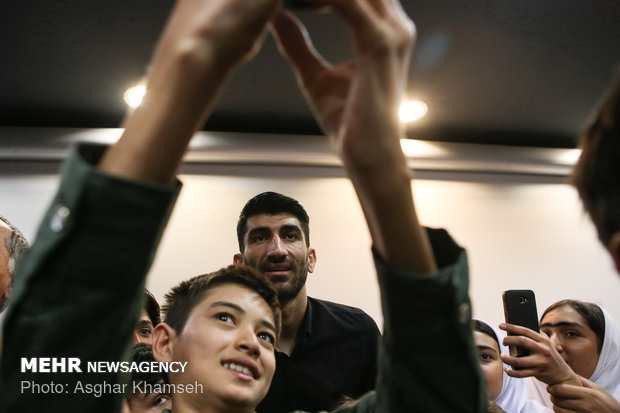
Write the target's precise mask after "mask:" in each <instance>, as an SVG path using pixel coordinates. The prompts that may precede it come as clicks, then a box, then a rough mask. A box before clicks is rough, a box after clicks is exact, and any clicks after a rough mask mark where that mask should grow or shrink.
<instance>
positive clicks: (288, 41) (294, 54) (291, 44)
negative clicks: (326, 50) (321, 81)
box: [272, 11, 330, 84]
mask: <svg viewBox="0 0 620 413" xmlns="http://www.w3.org/2000/svg"><path fill="white" fill-rule="evenodd" d="M272 28H273V30H272V32H273V33H274V35H275V38H276V41H277V43H278V48H279V49H280V52H281V53H282V54H283V55H284V57H286V59H287V60H288V61H289V62H290V63H291V65H292V66H293V68H294V69H295V71H296V73H297V75H298V76H299V78H300V79H301V80H302V82H303V83H304V84H307V83H309V82H311V80H312V78H313V77H314V76H317V75H318V74H319V73H322V72H324V71H325V70H326V69H328V68H329V67H330V65H329V63H328V62H327V61H326V60H325V59H323V57H322V56H321V55H320V54H319V53H318V52H317V51H316V49H315V48H314V46H313V45H312V41H311V40H310V37H309V36H308V32H307V31H306V29H305V27H304V26H303V24H302V23H301V22H300V21H299V20H298V19H297V18H296V17H295V16H293V15H292V14H291V13H289V12H287V11H281V12H279V13H278V14H277V15H276V17H275V19H274V21H273V23H272Z"/></svg>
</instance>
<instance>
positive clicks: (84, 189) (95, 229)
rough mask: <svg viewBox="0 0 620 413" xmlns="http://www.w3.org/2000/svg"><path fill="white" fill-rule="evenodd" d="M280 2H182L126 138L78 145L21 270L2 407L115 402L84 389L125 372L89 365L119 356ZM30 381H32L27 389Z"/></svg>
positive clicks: (102, 408)
mask: <svg viewBox="0 0 620 413" xmlns="http://www.w3.org/2000/svg"><path fill="white" fill-rule="evenodd" d="M277 6H278V0H252V1H251V2H250V1H247V0H179V1H178V2H177V4H176V6H175V8H174V10H173V13H172V16H171V18H170V20H169V22H168V25H167V27H166V29H165V32H164V34H163V36H162V38H161V40H160V43H159V45H158V47H157V50H156V52H155V56H154V60H153V63H152V65H151V71H150V73H149V76H148V93H147V97H146V100H145V102H144V104H143V105H142V106H141V107H140V108H139V109H137V110H136V111H135V112H134V113H132V114H131V116H130V117H129V118H128V119H127V122H126V128H125V131H124V133H123V136H122V138H121V139H120V140H119V142H118V143H117V144H116V145H114V146H113V147H111V148H110V149H108V150H107V151H105V154H103V152H104V150H105V148H104V147H100V146H92V145H81V146H79V147H78V148H74V150H73V152H72V155H71V156H70V157H69V159H68V160H67V162H66V163H65V164H64V166H63V179H62V182H61V185H60V188H59V190H58V192H57V195H56V197H55V198H54V200H53V202H52V206H51V207H50V208H49V210H48V212H47V214H46V216H45V217H44V219H43V221H42V224H41V226H40V228H39V231H38V234H37V237H36V242H35V243H34V245H33V247H32V248H31V249H30V251H29V252H28V254H27V256H25V257H24V260H23V261H22V262H21V265H20V268H19V271H20V276H19V277H17V280H18V283H17V284H16V286H15V294H14V301H13V304H12V306H11V308H10V309H9V313H8V315H7V319H6V323H5V325H4V334H3V340H4V351H3V358H2V363H1V364H0V380H1V383H0V411H16V412H17V411H23V412H29V411H39V410H41V408H42V407H41V406H44V409H45V411H71V410H75V411H80V412H82V411H83V412H115V411H118V410H119V408H120V398H119V395H117V394H113V393H112V392H110V391H107V392H104V393H103V394H101V397H95V396H94V395H93V394H89V393H88V392H83V391H80V388H82V389H83V388H84V387H85V386H87V385H93V384H94V385H100V386H101V385H102V384H103V383H108V384H115V383H121V382H122V381H123V380H122V378H121V375H120V374H118V373H112V372H110V373H105V374H103V373H88V371H87V362H88V361H116V362H118V361H120V360H122V359H123V356H124V354H125V349H126V348H127V346H128V345H129V342H130V337H131V333H132V330H133V328H134V326H135V320H136V319H137V315H138V314H139V311H140V309H141V307H142V306H141V297H142V296H143V286H144V279H145V276H146V273H147V271H148V269H149V266H150V264H151V262H152V258H153V255H154V252H155V250H156V248H157V244H158V243H159V239H160V237H161V234H162V232H163V229H164V227H165V225H166V222H167V219H168V216H169V214H170V211H171V209H172V206H173V205H174V201H175V198H176V195H177V193H178V190H179V185H178V184H176V185H170V184H171V183H172V181H173V176H174V173H175V171H176V169H177V167H178V164H179V162H180V160H181V157H182V155H183V153H184V150H185V147H186V146H187V144H188V142H189V140H190V138H191V136H192V134H193V133H194V131H195V130H196V128H198V127H199V126H200V124H201V122H202V121H204V120H205V118H206V116H208V114H209V112H210V110H211V108H212V106H213V103H214V102H215V100H216V98H217V95H218V93H219V91H220V90H221V88H222V86H223V84H224V83H225V81H226V79H227V78H228V77H229V76H230V74H231V73H232V71H233V70H234V69H235V67H237V65H239V64H240V63H241V62H242V61H243V60H245V59H247V58H249V57H251V55H252V53H253V52H254V51H255V46H256V45H257V44H259V43H258V42H259V40H260V37H261V34H262V33H263V31H264V28H265V26H266V24H267V22H268V19H269V18H270V16H271V14H272V13H273V11H274V10H275V9H276V7H277ZM102 154H103V155H102ZM97 164H99V168H97V167H96V165H97ZM22 357H25V358H29V359H30V358H34V357H57V358H63V357H64V358H69V357H72V358H78V359H79V360H80V361H81V363H80V366H79V367H80V368H81V371H82V373H76V372H74V373H60V374H54V373H53V372H50V373H40V372H39V373H34V372H25V373H21V372H20V370H21V358H22ZM24 382H26V383H29V384H31V385H30V387H28V388H26V389H25V390H24V388H23V383H24ZM51 382H54V383H56V384H61V385H62V388H61V390H60V393H61V394H52V393H49V392H48V393H45V392H41V391H39V392H37V391H36V390H34V389H33V387H34V386H33V384H37V385H45V384H47V385H49V384H50V383H51ZM78 386H81V387H78Z"/></svg>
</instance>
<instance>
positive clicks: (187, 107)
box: [100, 0, 279, 183]
mask: <svg viewBox="0 0 620 413" xmlns="http://www.w3.org/2000/svg"><path fill="white" fill-rule="evenodd" d="M278 4H279V1H278V0H252V1H239V0H216V1H213V0H211V1H209V0H178V1H177V3H176V5H175V8H174V10H173V12H172V15H171V17H170V19H169V20H168V23H167V25H166V28H165V30H164V33H163V35H162V37H161V39H160V41H159V44H158V46H157V48H156V50H155V54H154V57H153V60H152V62H151V69H150V71H149V73H148V77H147V93H146V95H145V97H144V99H143V102H142V104H141V105H140V107H138V108H137V109H136V110H135V112H134V113H132V115H131V116H130V117H129V118H128V119H127V121H126V123H125V132H124V133H123V136H122V137H121V139H120V141H119V142H118V143H117V144H116V145H114V146H113V147H112V148H110V150H109V151H107V153H106V154H105V156H104V157H103V159H102V161H101V163H100V168H101V169H102V170H104V171H106V172H109V173H112V174H114V175H119V176H124V177H127V178H133V179H141V180H148V181H154V182H163V183H169V182H171V181H172V179H173V177H174V175H175V172H176V170H177V168H178V165H179V162H180V160H181V157H182V156H183V154H184V153H185V149H186V147H187V144H188V143H189V140H190V139H191V137H192V136H193V134H194V132H195V131H196V130H197V129H198V128H200V127H201V126H202V124H203V123H204V122H205V120H206V118H207V117H208V115H209V114H210V112H211V110H212V108H213V105H214V103H215V101H216V100H217V98H218V96H219V94H220V91H221V90H222V87H223V86H224V84H225V83H226V80H227V79H228V78H229V77H230V75H231V74H232V73H233V71H234V69H235V68H236V67H237V66H238V65H239V64H240V63H242V62H243V61H245V60H247V59H249V58H250V57H252V56H253V54H254V53H256V52H257V51H258V47H259V46H260V44H261V42H260V39H262V37H263V36H262V35H263V32H264V31H265V27H266V24H267V22H268V20H269V19H270V18H271V16H272V15H273V13H274V11H275V9H276V7H277V6H278Z"/></svg>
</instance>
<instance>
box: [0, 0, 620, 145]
mask: <svg viewBox="0 0 620 413" xmlns="http://www.w3.org/2000/svg"><path fill="white" fill-rule="evenodd" d="M248 1H250V0H248ZM3 3H4V4H3V7H2V9H3V10H4V11H3V12H2V15H4V16H5V17H4V18H3V22H2V25H1V27H0V56H2V63H1V64H0V127H3V126H35V127H80V128H99V127H116V126H118V125H119V124H120V122H121V120H122V117H123V114H124V111H125V104H124V102H123V99H122V96H123V92H124V90H125V89H126V88H127V87H129V86H130V85H132V84H133V83H135V82H137V81H138V80H139V79H140V78H141V77H142V75H143V74H144V71H145V68H146V65H147V63H148V61H149V57H150V54H151V50H152V48H153V46H154V44H155V42H156V40H157V37H158V35H159V32H160V31H161V29H162V27H163V25H164V22H165V19H166V16H167V14H168V12H169V11H170V9H171V7H172V5H173V1H171V0H157V1H154V0H129V1H127V0H122V1H121V0H105V1H102V0H97V1H94V0H38V1H36V2H35V1H33V0H21V1H5V2H3ZM402 3H403V5H404V7H405V9H406V10H407V12H408V13H409V15H410V16H411V17H412V18H413V19H414V20H415V22H416V25H417V28H418V35H419V36H418V42H417V47H416V52H415V54H414V56H413V61H412V70H411V75H410V88H409V91H408V94H409V95H410V96H412V97H417V98H420V99H422V100H424V101H426V102H427V104H428V106H429V112H428V115H427V116H426V117H425V118H424V119H423V120H422V121H421V122H419V123H418V124H416V125H412V126H410V127H409V129H408V137H409V138H415V139H424V140H436V141H453V142H478V143H490V144H508V145H521V146H545V147H563V148H570V147H573V146H574V144H575V137H576V135H577V134H578V133H579V131H580V129H581V128H582V126H583V124H584V121H585V120H586V119H587V117H588V115H589V113H590V111H591V109H592V107H593V106H594V105H595V103H596V101H597V99H598V97H599V95H600V94H601V92H602V90H603V89H604V87H605V85H606V84H607V83H608V81H609V79H610V78H611V76H612V75H613V72H614V69H615V67H616V66H617V65H618V64H619V63H620V1H618V0H542V1H541V0H443V1H439V0H404V1H402ZM298 14H299V16H300V17H301V18H302V20H303V21H304V22H305V23H306V25H307V26H308V30H309V32H310V34H311V35H312V37H313V38H314V40H315V44H316V46H317V48H318V49H319V50H320V51H321V52H322V53H323V54H324V55H325V56H326V57H327V58H329V59H331V60H333V61H342V60H345V59H347V57H349V56H351V47H350V43H349V39H348V34H347V32H346V30H345V29H344V28H343V26H342V25H341V24H340V23H339V22H338V21H337V19H336V18H335V17H334V16H332V15H330V14H314V13H309V12H299V13H298ZM205 130H220V131H222V130H226V131H243V132H261V133H293V134H318V133H319V130H318V128H317V126H316V124H315V123H314V121H313V118H312V116H311V114H310V112H309V110H308V109H307V107H306V105H305V103H304V101H303V99H302V97H301V95H300V93H299V91H298V89H297V87H296V85H295V82H294V79H293V76H292V74H291V72H290V70H289V69H288V67H287V65H286V63H285V62H284V61H283V60H282V59H281V57H280V56H279V54H278V52H277V51H276V48H275V46H274V43H273V41H272V40H271V39H268V40H267V43H266V44H265V46H264V47H263V49H262V51H261V52H260V53H259V55H258V56H257V57H256V58H255V59H254V60H253V61H252V62H250V63H249V64H247V65H245V66H244V67H242V68H241V69H240V70H239V71H238V72H237V73H236V75H235V76H234V78H233V79H232V81H231V82H230V84H229V85H228V86H227V88H226V90H225V92H224V94H223V96H222V97H221V99H220V101H219V103H218V105H217V108H216V110H215V112H214V114H213V116H212V117H211V119H210V120H209V122H208V123H207V124H206V126H205Z"/></svg>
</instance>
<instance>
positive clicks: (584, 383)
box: [578, 376, 604, 390]
mask: <svg viewBox="0 0 620 413" xmlns="http://www.w3.org/2000/svg"><path fill="white" fill-rule="evenodd" d="M578 377H579V381H580V382H581V385H582V386H584V387H587V388H589V389H595V390H598V389H600V390H604V389H603V388H602V387H601V386H599V385H598V384H596V383H594V382H593V381H590V380H588V379H586V378H585V377H581V376H578Z"/></svg>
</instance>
